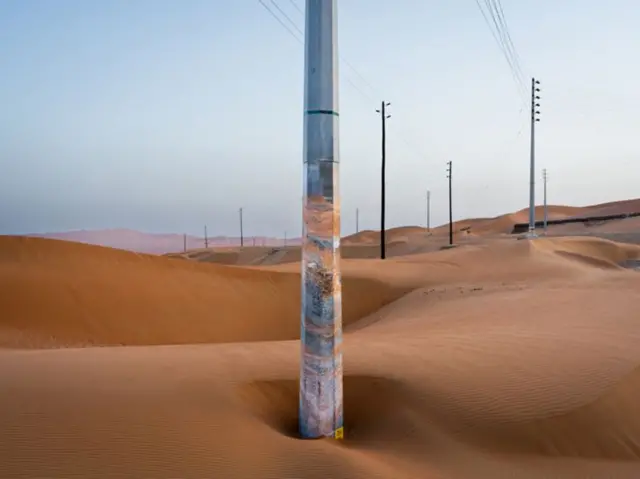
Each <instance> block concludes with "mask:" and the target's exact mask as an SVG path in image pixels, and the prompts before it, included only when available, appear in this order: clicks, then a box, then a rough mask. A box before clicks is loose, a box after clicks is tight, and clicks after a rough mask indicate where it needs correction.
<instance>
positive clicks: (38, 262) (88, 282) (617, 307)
mask: <svg viewBox="0 0 640 479" xmlns="http://www.w3.org/2000/svg"><path fill="white" fill-rule="evenodd" d="M607 208H610V206H607ZM558 214H563V213H562V211H558ZM520 215H521V212H519V213H515V214H513V215H506V216H504V217H498V218H495V219H493V220H469V221H467V223H466V224H467V225H471V228H472V229H473V228H478V229H480V230H481V231H483V230H482V228H480V226H482V224H484V231H488V232H487V233H477V234H475V235H471V236H473V238H472V239H469V241H467V242H461V245H460V246H458V247H456V248H453V249H445V250H440V247H441V246H442V245H443V244H444V243H446V234H442V235H440V234H439V233H438V232H435V233H434V232H433V231H432V233H433V234H432V235H427V234H426V232H425V231H424V230H422V229H419V228H416V229H403V230H398V231H396V232H392V234H391V235H390V236H391V238H390V241H391V242H392V243H393V245H394V246H392V248H393V249H395V253H394V256H392V257H391V258H389V259H387V260H385V261H380V260H376V259H364V258H367V257H374V256H375V255H376V254H377V251H378V247H377V245H376V244H375V239H373V238H372V239H371V240H370V241H368V243H369V244H363V243H367V241H364V239H365V238H366V236H367V234H364V233H361V234H362V235H363V240H362V241H357V242H356V241H351V244H352V246H349V245H348V243H349V241H346V242H345V243H346V246H345V247H344V250H343V253H344V255H345V256H346V257H347V259H345V260H344V261H343V276H344V288H343V294H344V316H345V324H346V328H345V365H346V371H345V420H346V438H345V440H344V441H342V442H338V441H335V440H331V439H326V440H324V439H323V440H318V441H301V440H299V439H297V438H295V430H296V413H297V377H298V355H299V344H298V341H297V338H298V335H299V295H300V278H299V268H300V265H299V263H298V262H296V261H297V260H299V251H297V250H296V249H295V248H290V249H286V250H282V249H279V250H278V251H276V252H273V251H271V249H270V248H263V249H262V250H258V248H256V249H255V250H251V249H249V248H248V249H247V251H237V250H235V251H234V250H227V251H222V252H208V251H205V252H202V251H195V252H189V253H188V254H187V256H189V255H191V260H189V259H186V260H185V259H175V258H167V257H154V256H147V255H140V254H136V253H129V252H124V251H119V250H114V249H109V248H102V247H96V246H88V245H81V244H74V243H69V242H64V241H57V240H48V239H40V238H20V237H16V238H14V237H0V348H1V349H0V391H2V394H0V431H2V434H1V435H0V477H2V478H3V479H5V478H13V477H16V478H17V477H20V478H36V477H46V478H75V477H77V478H114V477H118V478H176V477H180V478H205V477H207V478H229V479H232V478H273V479H285V478H345V479H346V478H367V479H368V478H388V479H403V478H412V479H413V478H416V479H430V478H444V479H448V478H451V479H453V478H460V479H462V478H464V479H467V478H472V479H485V478H486V479H497V478H502V477H505V478H506V477H514V478H523V479H528V478H537V479H549V478H556V477H558V478H576V479H578V478H580V479H582V478H587V477H593V478H633V479H637V478H638V477H640V409H638V406H637V397H638V395H639V394H640V370H638V365H639V364H640V349H639V348H638V346H637V345H638V342H639V341H640V321H638V313H637V311H638V304H640V275H639V274H638V272H634V271H632V270H629V269H624V268H622V267H621V266H620V264H621V263H623V262H624V261H627V260H631V259H638V258H640V247H637V246H634V245H622V244H618V243H614V242H611V241H607V240H603V239H598V238H591V237H576V238H571V237H549V238H541V239H537V240H535V241H517V240H515V239H513V238H508V237H506V236H505V235H504V234H503V230H504V229H505V228H504V227H505V226H506V223H508V222H509V221H512V220H513V216H520ZM510 217H511V218H510ZM491 222H493V224H494V226H493V227H490V226H491ZM374 235H375V234H372V235H369V236H374ZM205 253H206V254H205ZM217 254H220V255H221V256H219V257H216V256H215V255H217ZM296 254H297V255H298V256H297V258H298V259H295V255H296ZM198 255H200V256H198ZM225 255H226V256H225ZM234 255H235V256H234ZM242 255H244V256H242ZM265 255H266V257H265ZM241 256H242V257H241ZM274 256H277V258H274ZM269 257H270V258H271V259H270V260H269V259H268V258H269ZM349 258H353V259H349ZM218 261H220V262H226V263H228V264H234V265H235V264H245V265H247V266H245V267H238V266H230V265H221V264H211V263H212V262H218ZM194 343H207V344H198V345H196V344H194ZM121 345H125V346H126V347H119V346H121ZM95 346H102V347H95Z"/></svg>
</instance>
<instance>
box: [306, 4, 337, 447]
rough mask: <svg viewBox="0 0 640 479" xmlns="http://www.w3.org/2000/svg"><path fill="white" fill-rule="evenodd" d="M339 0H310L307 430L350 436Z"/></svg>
mask: <svg viewBox="0 0 640 479" xmlns="http://www.w3.org/2000/svg"><path fill="white" fill-rule="evenodd" d="M337 27H338V21H337V0H306V28H305V88H304V101H305V105H304V168H303V171H304V185H303V189H304V199H303V234H302V314H301V323H302V324H301V334H300V339H301V340H300V343H301V360H300V405H299V408H300V409H299V430H300V435H301V436H302V437H304V438H315V437H323V436H333V437H335V438H337V439H339V438H342V437H343V420H344V419H343V403H342V292H341V289H342V288H341V277H340V191H339V181H338V177H339V160H340V153H339V149H338V116H339V114H338V45H337V43H338V42H337Z"/></svg>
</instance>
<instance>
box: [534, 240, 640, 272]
mask: <svg viewBox="0 0 640 479" xmlns="http://www.w3.org/2000/svg"><path fill="white" fill-rule="evenodd" d="M532 245H533V246H534V248H535V249H536V250H539V251H546V252H553V253H555V254H559V255H561V256H564V257H566V258H570V259H574V260H579V261H583V262H586V263H588V264H590V265H597V266H601V267H609V268H620V267H623V266H624V265H625V264H626V263H627V262H629V261H630V260H636V259H638V258H640V246H637V245H631V244H622V243H615V242H613V241H609V240H606V239H602V238H592V237H560V238H554V237H550V238H541V239H538V240H536V241H534V242H533V243H532Z"/></svg>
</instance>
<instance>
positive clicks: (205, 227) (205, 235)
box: [204, 225, 209, 249]
mask: <svg viewBox="0 0 640 479" xmlns="http://www.w3.org/2000/svg"><path fill="white" fill-rule="evenodd" d="M204 247H205V249H206V248H208V247H209V237H208V236H207V225H204Z"/></svg>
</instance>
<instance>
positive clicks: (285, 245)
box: [284, 231, 287, 248]
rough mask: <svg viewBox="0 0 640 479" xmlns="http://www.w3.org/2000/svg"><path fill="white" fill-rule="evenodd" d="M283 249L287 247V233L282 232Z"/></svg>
mask: <svg viewBox="0 0 640 479" xmlns="http://www.w3.org/2000/svg"><path fill="white" fill-rule="evenodd" d="M284 247H285V248H286V247H287V232H286V231H285V232H284Z"/></svg>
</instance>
